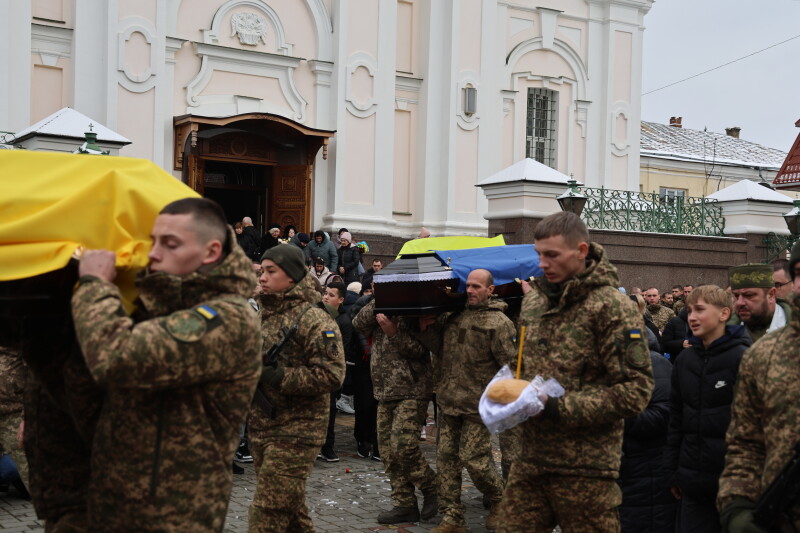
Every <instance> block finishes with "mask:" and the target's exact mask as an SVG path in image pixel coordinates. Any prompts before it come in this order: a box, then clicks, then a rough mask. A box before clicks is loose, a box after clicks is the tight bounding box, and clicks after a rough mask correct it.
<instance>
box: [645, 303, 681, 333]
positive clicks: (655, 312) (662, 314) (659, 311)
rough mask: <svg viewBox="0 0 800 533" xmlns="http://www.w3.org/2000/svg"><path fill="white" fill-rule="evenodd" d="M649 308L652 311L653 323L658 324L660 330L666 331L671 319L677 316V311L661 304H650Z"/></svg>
mask: <svg viewBox="0 0 800 533" xmlns="http://www.w3.org/2000/svg"><path fill="white" fill-rule="evenodd" d="M647 310H648V311H650V316H651V317H652V320H653V324H655V325H656V327H657V328H658V331H664V328H665V327H667V322H669V319H670V318H672V317H674V316H675V311H673V310H672V309H670V308H669V307H665V306H663V305H661V304H655V305H648V306H647Z"/></svg>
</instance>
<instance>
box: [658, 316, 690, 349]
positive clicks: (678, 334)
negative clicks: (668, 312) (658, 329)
mask: <svg viewBox="0 0 800 533" xmlns="http://www.w3.org/2000/svg"><path fill="white" fill-rule="evenodd" d="M688 320H689V310H688V309H686V307H684V308H683V309H681V311H680V313H678V315H677V316H674V317H672V318H670V319H669V322H667V325H666V326H664V333H662V334H661V348H662V352H661V353H668V354H669V355H670V358H671V359H672V362H673V363H674V362H675V361H676V360H677V359H678V355H679V354H680V353H681V352H682V351H683V341H684V340H686V337H687V333H689V324H688V323H687V321H688Z"/></svg>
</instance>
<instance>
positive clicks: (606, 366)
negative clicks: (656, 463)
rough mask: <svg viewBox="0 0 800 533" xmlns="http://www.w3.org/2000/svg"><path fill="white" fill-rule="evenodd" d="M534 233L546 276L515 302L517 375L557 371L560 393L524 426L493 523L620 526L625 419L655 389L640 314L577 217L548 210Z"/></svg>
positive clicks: (520, 528)
mask: <svg viewBox="0 0 800 533" xmlns="http://www.w3.org/2000/svg"><path fill="white" fill-rule="evenodd" d="M534 239H535V244H536V251H537V253H538V254H539V266H540V267H541V269H542V270H543V271H544V278H538V279H537V280H536V281H535V282H534V283H532V285H533V287H532V289H531V290H530V291H529V292H528V293H527V294H526V295H525V297H524V299H523V302H522V310H521V313H520V323H521V324H522V325H524V326H526V333H525V339H524V343H525V345H524V351H523V370H522V377H523V379H525V380H532V379H533V378H534V377H535V376H536V375H541V376H542V377H544V378H545V379H547V378H555V379H557V380H558V381H559V383H561V385H563V387H564V389H565V391H566V392H565V394H564V396H562V397H561V398H547V397H545V398H544V401H545V409H544V411H543V412H542V413H541V414H540V415H539V416H537V417H535V418H533V419H529V420H527V421H525V422H524V423H523V424H522V425H521V426H522V431H523V441H524V442H525V446H521V447H520V448H521V449H520V450H519V454H518V456H517V458H516V460H515V461H514V463H513V464H512V466H511V473H510V475H509V478H508V484H507V485H506V488H505V492H504V494H503V501H502V504H501V512H500V519H499V521H498V524H499V527H498V529H497V530H498V531H502V532H506V533H512V532H513V533H517V532H529V531H534V532H549V531H552V530H553V528H554V527H555V526H556V525H557V524H558V525H560V526H561V528H562V530H564V531H589V530H592V531H615V530H616V531H618V530H619V517H618V515H617V511H616V507H617V506H619V504H620V503H621V502H622V493H621V491H620V489H619V487H618V486H617V483H616V482H615V478H617V477H618V476H619V467H620V455H621V451H622V431H623V420H624V419H625V418H627V417H630V416H633V415H635V414H638V413H640V412H641V411H642V410H643V409H644V408H645V407H646V406H647V403H648V401H649V400H650V396H651V394H652V391H653V373H652V368H651V363H650V353H649V351H648V349H647V345H646V342H645V332H644V327H645V325H644V321H643V319H642V315H641V314H640V313H639V311H638V309H636V307H635V306H634V305H632V304H631V301H630V300H629V299H628V297H627V296H625V295H624V294H622V293H621V292H620V291H619V290H618V289H617V287H619V286H620V283H619V277H618V276H617V269H616V268H615V267H614V266H613V265H612V264H611V263H610V262H609V260H608V257H607V255H606V253H605V252H604V250H603V248H602V247H601V246H600V245H598V244H596V243H592V242H590V240H589V233H588V230H587V229H586V226H585V225H584V223H583V222H582V221H581V219H580V218H578V217H577V216H576V215H574V214H572V213H567V212H562V213H556V214H554V215H550V216H548V217H546V218H545V219H543V220H542V221H541V222H539V224H538V225H537V226H536V228H535V231H534ZM521 342H522V340H521Z"/></svg>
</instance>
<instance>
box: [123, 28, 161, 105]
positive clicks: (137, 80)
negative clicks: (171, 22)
mask: <svg viewBox="0 0 800 533" xmlns="http://www.w3.org/2000/svg"><path fill="white" fill-rule="evenodd" d="M134 33H138V34H140V35H141V36H142V37H144V40H145V42H146V43H147V46H148V48H149V50H150V53H149V58H148V64H147V67H146V68H145V69H144V70H143V71H142V72H140V73H136V72H133V71H132V70H131V69H130V65H128V64H127V62H126V61H125V51H126V49H127V47H128V42H129V41H130V40H131V37H132V36H133V34H134ZM157 35H158V34H157V32H156V29H155V27H154V26H153V25H152V23H151V22H150V21H149V20H147V19H145V18H142V17H127V18H125V19H122V20H120V21H119V26H118V30H117V81H118V82H119V84H120V85H122V86H123V87H125V88H126V89H127V90H129V91H131V92H134V93H144V92H147V91H149V90H150V89H152V88H153V87H155V84H156V73H155V71H154V68H155V66H156V65H157V64H158V50H157V49H156V47H155V46H154V42H155V40H156V38H157Z"/></svg>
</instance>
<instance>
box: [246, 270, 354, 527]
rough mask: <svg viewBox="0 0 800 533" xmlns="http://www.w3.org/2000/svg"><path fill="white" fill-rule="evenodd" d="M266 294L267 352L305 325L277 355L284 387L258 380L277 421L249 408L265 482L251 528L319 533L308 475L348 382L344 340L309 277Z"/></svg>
mask: <svg viewBox="0 0 800 533" xmlns="http://www.w3.org/2000/svg"><path fill="white" fill-rule="evenodd" d="M259 298H260V302H261V312H260V313H261V335H262V340H263V349H264V350H265V351H266V350H269V348H271V347H272V346H273V345H274V344H275V343H276V342H277V341H278V340H279V337H280V330H281V328H282V327H287V328H291V327H292V326H293V325H294V324H297V326H298V329H297V332H296V333H295V334H294V336H293V337H292V340H291V341H289V342H288V343H287V344H286V345H284V347H283V350H282V351H281V353H280V355H279V357H278V364H279V365H280V366H281V367H282V368H283V369H284V375H283V379H282V380H281V382H280V387H279V389H278V390H275V389H273V388H271V387H269V386H268V385H266V384H262V385H259V387H261V390H262V392H263V393H264V395H265V396H266V397H267V399H268V400H269V402H270V403H271V404H272V405H273V406H274V408H275V418H271V417H270V414H269V413H267V412H265V411H264V410H263V408H262V407H260V406H259V405H258V403H254V404H253V407H252V408H251V410H250V419H249V422H248V431H249V435H250V444H251V451H252V452H253V462H254V466H255V469H256V473H257V475H258V486H257V488H256V493H255V496H254V497H253V503H252V504H251V506H250V529H249V531H250V532H251V533H255V532H265V533H266V532H280V531H291V532H296V531H314V525H313V524H312V522H311V518H309V516H308V510H307V508H306V504H305V492H306V478H308V476H309V474H310V473H311V469H312V468H313V466H314V460H315V459H316V457H317V453H318V452H319V449H320V447H321V446H322V443H323V442H324V441H325V433H326V430H327V428H328V417H329V415H330V405H329V403H330V393H331V392H332V391H335V390H337V389H339V388H340V387H341V386H342V382H343V381H344V369H345V366H344V365H345V363H344V348H343V347H342V337H341V334H340V333H339V328H338V327H337V325H336V322H335V321H334V320H333V318H331V316H330V315H329V314H328V313H327V311H325V310H324V309H323V308H321V307H319V305H318V304H319V302H320V295H319V293H318V292H317V291H316V289H315V288H314V282H313V280H312V277H311V276H310V275H305V276H304V277H303V278H302V279H301V280H300V281H299V282H297V283H296V284H295V285H293V286H291V287H290V288H289V289H287V290H286V291H284V292H280V293H272V294H262V295H261V296H260V297H259Z"/></svg>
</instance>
